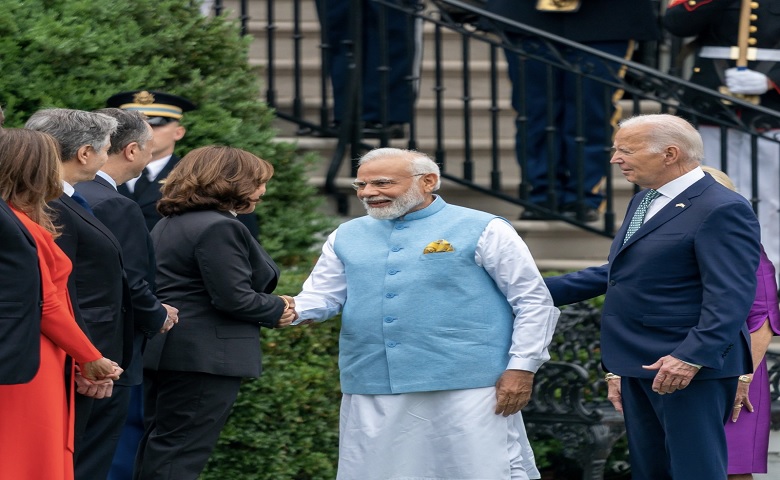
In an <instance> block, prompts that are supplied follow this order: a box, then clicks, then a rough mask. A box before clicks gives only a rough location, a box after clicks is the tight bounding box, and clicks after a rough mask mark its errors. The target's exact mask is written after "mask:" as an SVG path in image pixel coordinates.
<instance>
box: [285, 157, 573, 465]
mask: <svg viewBox="0 0 780 480" xmlns="http://www.w3.org/2000/svg"><path fill="white" fill-rule="evenodd" d="M440 184H441V181H440V178H439V167H438V166H437V165H436V163H435V162H433V161H432V160H431V159H430V158H428V157H427V156H425V155H423V154H421V153H418V152H414V151H408V150H399V149H394V148H383V149H377V150H373V151H371V152H369V153H368V154H366V155H365V156H364V157H363V158H361V160H360V168H359V169H358V176H357V179H356V180H355V182H354V183H353V186H354V188H355V190H357V195H358V198H360V200H361V201H362V202H363V204H364V206H365V208H366V210H367V211H368V216H364V217H361V218H357V219H354V220H351V221H349V222H346V223H344V224H343V225H341V226H340V227H339V228H338V229H337V230H336V231H334V232H333V233H332V234H331V235H330V236H329V237H328V240H327V242H326V243H325V245H324V247H323V249H322V256H321V257H320V259H319V261H318V262H317V265H316V266H315V267H314V270H313V271H312V274H311V275H310V276H309V278H308V279H307V280H306V282H305V283H304V285H303V291H302V292H301V293H300V294H299V295H298V296H297V297H295V305H296V310H297V312H298V313H299V314H300V319H299V320H298V322H301V323H309V322H312V321H323V320H326V319H328V318H330V317H333V316H335V315H337V314H338V313H339V312H342V328H341V335H340V339H339V368H340V370H341V388H342V391H343V393H344V396H343V399H342V405H341V423H340V441H339V469H338V477H337V478H338V479H339V480H353V479H366V478H370V479H373V480H381V479H390V478H392V479H411V478H440V479H445V478H446V479H451V478H457V479H462V480H468V479H474V480H476V479H486V478H490V479H510V478H511V479H512V480H520V479H522V480H525V479H529V478H532V479H533V478H539V477H540V475H539V472H538V470H537V469H536V467H535V465H534V459H533V452H532V451H531V448H530V446H529V445H528V439H527V437H526V434H525V428H524V426H523V421H522V417H521V415H520V413H519V412H520V409H521V408H523V407H524V406H525V405H526V404H527V403H528V400H529V398H530V395H531V390H532V386H533V377H534V372H536V371H537V369H538V368H539V367H540V366H541V365H542V363H544V362H545V361H547V360H548V359H549V358H550V357H549V354H548V352H547V345H548V344H549V342H550V339H551V337H552V333H553V330H554V329H555V324H556V322H557V319H558V315H559V313H560V312H559V311H558V309H556V308H555V307H554V306H553V304H552V299H551V297H550V294H549V292H548V290H547V288H546V287H545V285H544V281H543V280H542V277H541V275H540V274H539V271H538V269H537V268H536V265H535V264H534V261H533V258H531V254H530V253H529V251H528V248H527V247H526V245H525V243H524V242H523V241H522V240H521V239H520V237H518V235H517V233H516V232H515V230H514V229H513V228H512V226H511V225H510V224H509V223H508V222H507V221H506V220H504V219H502V218H500V217H496V216H494V215H491V214H488V213H485V212H480V211H476V210H471V209H468V208H463V207H458V206H454V205H449V204H447V203H446V202H445V201H444V199H442V198H441V196H438V195H434V193H433V192H435V191H436V190H438V188H439V186H440Z"/></svg>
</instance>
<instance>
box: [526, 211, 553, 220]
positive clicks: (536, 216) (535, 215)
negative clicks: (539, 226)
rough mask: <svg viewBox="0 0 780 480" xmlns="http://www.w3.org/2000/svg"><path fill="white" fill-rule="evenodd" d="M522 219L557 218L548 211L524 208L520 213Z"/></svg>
mask: <svg viewBox="0 0 780 480" xmlns="http://www.w3.org/2000/svg"><path fill="white" fill-rule="evenodd" d="M520 220H555V218H553V217H552V216H550V215H548V214H546V213H542V212H538V211H536V210H531V209H528V210H523V213H521V214H520Z"/></svg>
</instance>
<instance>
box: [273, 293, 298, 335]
mask: <svg viewBox="0 0 780 480" xmlns="http://www.w3.org/2000/svg"><path fill="white" fill-rule="evenodd" d="M279 298H281V299H282V300H283V301H284V311H283V312H282V317H281V318H280V319H279V323H278V324H277V325H276V328H283V327H287V326H290V325H291V324H292V323H293V322H294V321H295V320H297V319H298V312H296V311H295V299H294V298H293V297H291V296H289V295H279Z"/></svg>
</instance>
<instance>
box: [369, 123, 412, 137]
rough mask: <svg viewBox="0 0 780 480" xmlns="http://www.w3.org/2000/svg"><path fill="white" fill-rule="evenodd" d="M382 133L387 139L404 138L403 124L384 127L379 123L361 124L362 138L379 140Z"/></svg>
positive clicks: (391, 124)
mask: <svg viewBox="0 0 780 480" xmlns="http://www.w3.org/2000/svg"><path fill="white" fill-rule="evenodd" d="M383 133H386V134H387V138H404V136H405V132H404V124H403V123H390V124H388V125H386V126H385V125H383V124H381V123H379V122H365V123H364V124H363V137H364V138H380V137H381V136H382V134H383Z"/></svg>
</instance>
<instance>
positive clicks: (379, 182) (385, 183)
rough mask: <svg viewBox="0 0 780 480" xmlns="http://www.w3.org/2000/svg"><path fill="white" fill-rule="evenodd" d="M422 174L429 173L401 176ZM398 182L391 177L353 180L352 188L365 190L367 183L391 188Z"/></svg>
mask: <svg viewBox="0 0 780 480" xmlns="http://www.w3.org/2000/svg"><path fill="white" fill-rule="evenodd" d="M420 175H427V173H416V174H414V175H409V176H408V177H401V178H412V177H419V176H420ZM397 184H398V181H397V180H391V179H389V178H380V179H377V180H369V181H368V182H359V181H357V180H355V181H354V182H352V188H354V189H355V190H363V189H364V188H366V185H371V186H372V187H374V188H376V189H377V190H384V189H386V188H390V187H392V186H393V185H397Z"/></svg>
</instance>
